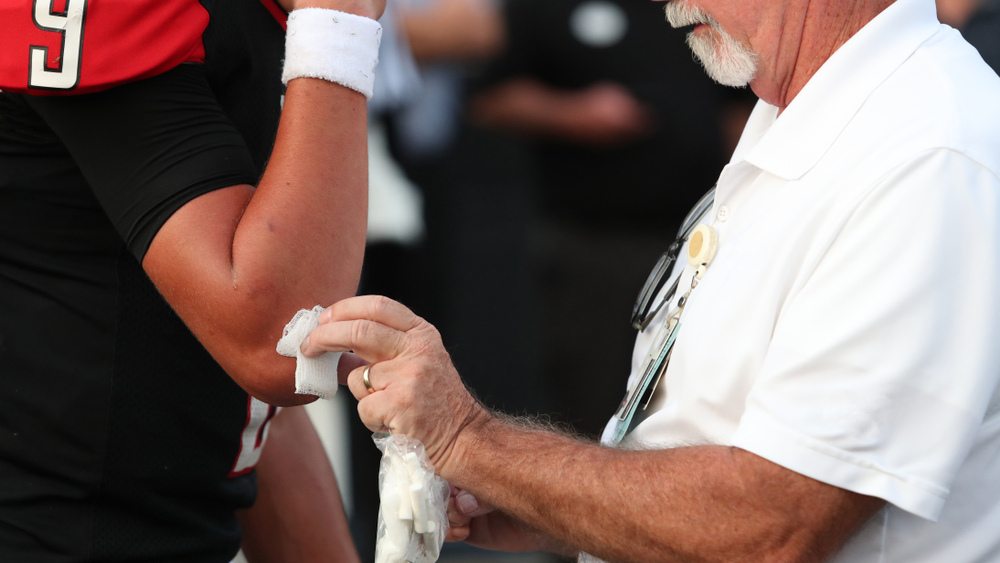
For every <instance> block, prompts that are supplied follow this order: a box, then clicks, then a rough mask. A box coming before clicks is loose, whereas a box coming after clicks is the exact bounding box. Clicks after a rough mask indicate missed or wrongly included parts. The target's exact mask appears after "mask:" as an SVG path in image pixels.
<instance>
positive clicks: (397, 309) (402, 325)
mask: <svg viewBox="0 0 1000 563" xmlns="http://www.w3.org/2000/svg"><path fill="white" fill-rule="evenodd" d="M355 319H367V320H369V321H375V322H377V323H381V324H384V325H385V326H387V327H390V328H394V329H396V330H398V331H401V332H406V331H408V330H410V329H413V328H416V327H417V326H419V325H420V324H421V323H422V322H424V321H423V319H421V318H420V317H418V316H417V315H416V314H414V313H413V311H411V310H409V309H407V308H406V306H405V305H403V304H401V303H399V302H397V301H393V300H392V299H389V298H388V297H383V296H381V295H361V296H358V297H350V298H348V299H344V300H342V301H338V302H336V303H334V304H333V305H331V306H329V307H327V309H326V310H325V311H323V312H322V313H321V314H320V316H319V322H320V324H323V323H329V322H337V321H351V320H355Z"/></svg>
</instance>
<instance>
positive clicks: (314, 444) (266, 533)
mask: <svg viewBox="0 0 1000 563" xmlns="http://www.w3.org/2000/svg"><path fill="white" fill-rule="evenodd" d="M257 481H258V495H257V502H256V503H255V504H254V506H253V507H252V508H250V509H247V510H245V511H243V512H241V513H240V514H239V518H240V524H241V526H242V527H243V553H244V555H246V557H247V560H248V561H249V562H250V563H283V562H286V561H342V562H344V563H352V562H355V561H359V558H358V553H357V551H356V550H355V548H354V543H353V541H352V540H351V536H350V532H349V530H348V526H347V519H346V516H345V515H344V510H343V504H342V502H341V498H340V492H339V491H338V489H337V481H336V477H335V476H334V474H333V470H332V469H331V468H330V464H329V462H328V460H327V458H326V454H325V453H324V450H323V445H322V444H321V443H320V440H319V437H318V436H317V435H316V431H315V429H314V428H313V426H312V423H311V422H310V421H309V417H308V415H307V414H306V413H305V411H304V410H303V409H302V408H301V407H291V408H286V409H282V410H281V412H279V413H278V414H277V416H275V418H274V420H273V421H272V422H271V429H270V432H269V434H268V440H267V445H265V446H264V451H263V453H262V454H261V458H260V462H259V463H258V465H257Z"/></svg>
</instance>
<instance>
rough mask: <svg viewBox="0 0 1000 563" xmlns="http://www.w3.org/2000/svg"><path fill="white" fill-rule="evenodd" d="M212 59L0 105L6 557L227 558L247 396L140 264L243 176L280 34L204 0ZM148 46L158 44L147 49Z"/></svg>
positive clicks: (250, 491) (266, 22) (258, 146)
mask: <svg viewBox="0 0 1000 563" xmlns="http://www.w3.org/2000/svg"><path fill="white" fill-rule="evenodd" d="M203 3H204V4H205V6H206V9H208V10H209V11H210V14H211V16H212V17H211V23H210V24H209V27H208V29H207V30H206V32H205V35H204V45H205V49H206V62H205V64H204V65H185V66H182V67H178V68H176V69H174V70H172V71H169V72H168V73H166V74H164V75H161V76H159V77H157V78H154V79H151V80H149V81H145V82H142V83H135V84H130V85H126V86H122V87H118V88H115V89H112V90H109V91H106V92H101V93H99V94H92V95H86V96H78V97H66V98H56V97H50V98H46V99H40V98H38V99H31V98H26V97H22V96H16V95H12V94H0V405H2V407H0V561H2V562H17V563H35V562H38V563H54V562H64V561H65V562H82V561H158V562H160V561H191V562H202V561H204V562H228V561H229V560H230V559H231V558H232V556H233V555H234V554H235V552H236V550H237V548H238V545H239V528H238V525H237V523H236V521H235V518H234V515H233V511H234V509H236V508H239V507H245V506H248V505H249V504H250V503H251V502H252V501H253V498H254V495H255V489H256V483H255V478H254V476H253V474H252V473H251V474H248V475H244V476H242V477H236V478H230V477H229V472H230V470H231V468H232V466H233V463H234V461H235V458H236V456H237V454H238V449H239V443H240V436H241V432H242V430H243V425H244V423H245V421H246V416H247V396H246V394H245V393H244V392H243V391H242V390H241V389H240V388H239V387H238V386H237V385H236V384H235V383H233V382H232V380H230V379H229V378H228V377H227V376H226V374H225V373H224V372H223V371H222V370H221V369H220V368H219V367H218V365H217V364H215V362H214V361H213V360H212V359H211V357H210V356H209V355H208V354H207V352H205V350H204V349H203V348H202V347H201V345H200V344H199V343H198V342H197V341H196V340H195V339H194V337H193V336H192V335H191V334H190V332H189V331H188V330H187V328H186V327H185V326H184V325H183V323H182V322H181V320H180V319H179V318H178V317H177V316H176V315H175V314H174V313H173V312H172V311H171V310H170V308H169V306H167V304H166V303H165V302H164V301H163V299H162V298H161V297H160V296H159V295H158V294H157V292H156V290H155V288H154V287H153V286H152V284H151V283H150V281H149V280H148V278H147V277H146V276H145V274H144V273H143V271H142V268H141V267H140V265H139V260H140V259H141V257H142V256H143V254H144V253H145V249H146V247H147V246H148V244H149V241H150V240H152V237H153V236H154V235H155V233H156V231H157V230H158V229H159V228H160V226H162V224H163V222H164V221H165V220H166V219H167V218H168V217H169V216H170V214H171V213H173V211H175V210H176V209H177V208H179V207H180V206H181V205H183V204H184V203H186V202H187V201H189V200H190V199H191V198H193V197H196V196H197V195H199V194H201V193H204V192H206V191H208V190H212V189H216V188H220V187H224V186H227V185H231V184H233V183H243V182H251V183H252V182H254V181H255V179H256V178H257V176H258V175H259V173H260V170H261V168H262V166H263V164H264V162H265V161H266V159H267V155H268V153H269V151H270V148H271V143H272V141H273V137H274V133H275V130H276V125H277V118H278V114H279V111H280V97H281V83H280V80H279V76H280V59H281V56H282V51H283V37H284V34H283V31H282V29H281V27H280V25H278V24H277V22H275V20H274V18H273V17H272V16H271V15H270V13H268V11H267V10H266V9H265V8H264V7H263V6H262V5H261V4H260V2H258V1H257V0H219V1H216V2H203ZM151 40H155V38H151Z"/></svg>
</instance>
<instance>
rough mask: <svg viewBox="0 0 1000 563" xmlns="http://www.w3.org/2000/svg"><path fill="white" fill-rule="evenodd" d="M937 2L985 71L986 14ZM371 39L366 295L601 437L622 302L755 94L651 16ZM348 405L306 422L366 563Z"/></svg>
mask: <svg viewBox="0 0 1000 563" xmlns="http://www.w3.org/2000/svg"><path fill="white" fill-rule="evenodd" d="M938 6H939V12H940V15H941V19H942V21H944V22H946V23H948V24H949V25H952V26H953V27H956V28H958V29H959V30H961V31H962V32H963V34H965V36H966V38H967V39H969V41H970V42H971V43H973V44H974V45H975V46H976V47H977V48H979V49H980V51H981V53H982V54H983V56H984V58H985V59H986V60H987V62H989V63H990V64H991V65H992V66H993V68H994V69H997V64H998V63H1000V0H938ZM383 24H384V27H385V35H384V39H383V46H382V53H381V57H380V58H381V62H380V66H379V72H380V76H379V77H378V79H377V84H378V86H377V92H376V97H375V98H374V99H373V100H372V106H371V135H370V141H369V144H370V146H369V152H370V159H371V194H370V195H371V198H370V208H371V209H370V216H369V230H370V233H369V240H368V249H367V254H366V264H365V271H364V274H363V280H362V287H361V293H379V294H383V295H387V296H390V297H392V298H394V299H397V300H399V301H402V302H403V303H405V304H407V305H408V306H410V307H411V308H412V309H413V310H415V311H416V312H417V313H418V314H420V315H421V316H423V317H424V318H426V319H428V320H429V321H430V322H432V323H433V324H435V325H436V326H437V327H438V328H439V329H440V331H441V333H442V335H443V338H444V341H445V344H446V345H447V347H448V349H449V351H450V352H451V354H452V356H453V359H454V362H455V365H456V366H457V367H458V369H459V371H460V372H461V373H462V375H463V377H464V379H465V381H466V382H467V384H468V385H469V387H470V388H471V389H472V390H473V391H474V392H475V394H476V395H477V396H478V397H479V398H480V399H481V400H482V401H483V402H484V403H485V404H487V405H488V406H490V407H492V408H495V409H498V410H502V411H504V412H507V413H511V414H515V415H531V416H537V417H541V418H543V419H545V420H548V421H550V422H553V423H556V424H559V425H562V426H563V427H564V428H566V429H567V430H569V431H572V432H575V433H578V434H581V435H584V436H589V437H596V436H597V435H598V434H599V432H600V430H601V428H602V427H603V425H604V423H605V422H606V420H607V419H608V417H609V416H610V415H611V413H612V411H613V410H614V409H615V407H616V406H617V404H618V401H619V400H620V399H621V396H622V394H623V393H624V386H625V379H626V377H627V375H628V370H629V365H630V355H631V345H632V339H633V337H634V335H633V331H632V329H631V327H630V326H629V316H630V313H631V308H632V302H633V300H634V299H635V296H636V294H637V292H638V291H639V288H640V287H641V285H642V283H643V281H644V280H645V277H646V274H647V273H648V271H649V270H650V268H651V267H652V266H653V264H654V262H655V261H656V259H657V257H658V256H659V255H660V253H662V252H663V251H664V250H666V248H667V246H669V244H670V242H671V241H672V240H673V238H674V235H675V232H676V230H677V228H678V225H679V223H680V221H681V220H682V219H683V217H684V215H685V214H686V213H687V210H688V209H689V208H690V207H691V205H693V203H694V202H695V201H696V200H697V199H698V197H699V196H700V195H702V194H703V193H704V192H705V191H706V190H707V189H708V188H710V187H711V186H712V184H713V182H714V180H715V178H716V177H717V175H718V173H719V172H720V170H721V168H722V166H723V165H724V164H725V162H726V161H727V159H728V156H729V154H730V152H731V151H732V149H733V148H734V147H735V143H736V141H737V140H738V138H739V135H740V133H741V132H742V128H743V125H744V123H745V121H746V118H747V117H748V115H749V112H750V110H751V108H752V106H753V104H754V102H755V101H756V97H755V96H753V94H752V93H751V92H749V91H748V90H733V89H727V88H723V87H720V86H717V85H715V84H713V83H712V82H711V81H710V80H709V79H708V78H707V77H705V75H704V73H703V72H702V70H701V69H700V68H699V66H698V63H697V62H695V61H694V60H693V58H692V56H691V54H690V52H689V51H688V49H687V47H686V46H685V44H684V36H683V34H682V33H680V32H677V31H675V30H672V29H671V28H670V27H669V26H668V25H667V24H666V23H665V22H664V18H663V13H662V4H656V3H652V2H643V1H636V0H542V1H539V0H393V2H390V9H389V11H388V12H387V14H386V17H385V19H384V20H383ZM355 408H356V402H355V401H354V399H353V398H352V397H350V395H349V393H341V394H340V395H338V397H337V398H336V399H335V400H334V401H330V402H322V403H321V404H315V405H311V406H310V408H309V410H310V414H311V415H312V416H313V419H314V422H315V423H316V425H317V428H318V430H319V431H320V433H321V436H322V437H323V439H324V442H325V444H326V446H327V448H328V453H329V454H330V456H331V459H332V460H333V462H334V466H335V470H336V472H337V474H338V477H339V479H340V484H341V488H342V489H343V491H344V499H345V503H346V504H347V510H348V514H349V516H350V519H351V525H352V533H353V535H354V538H355V542H356V543H357V545H358V547H359V549H360V551H361V556H362V561H365V562H370V561H374V546H375V526H376V521H377V514H378V490H377V477H378V464H379V459H380V457H379V452H378V451H377V450H376V449H375V447H374V444H373V443H372V441H371V433H370V432H369V431H368V430H367V429H365V428H363V427H362V426H361V425H360V423H358V419H357V416H356V415H355V412H354V410H355ZM554 477H557V476H554ZM441 560H442V561H450V562H462V561H470V562H493V561H497V562H520V563H528V562H538V563H549V562H555V561H559V559H557V558H555V557H552V556H548V555H543V554H516V555H505V554H495V553H487V552H482V551H479V550H475V549H472V548H470V547H468V546H464V545H448V546H446V548H445V552H444V555H443V556H442V558H441Z"/></svg>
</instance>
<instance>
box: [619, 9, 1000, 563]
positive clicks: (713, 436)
mask: <svg viewBox="0 0 1000 563" xmlns="http://www.w3.org/2000/svg"><path fill="white" fill-rule="evenodd" d="M705 222H707V223H709V224H711V225H713V226H714V228H715V229H716V230H717V231H718V233H719V251H718V254H717V256H716V258H715V260H714V261H713V262H712V264H711V266H710V267H709V268H708V270H707V273H706V274H705V276H704V278H703V279H702V280H701V282H700V283H699V285H698V287H697V288H696V289H695V290H694V291H693V293H692V295H691V298H690V301H689V303H688V305H687V307H686V310H685V313H684V317H683V319H682V321H681V323H682V325H681V329H680V333H679V338H678V340H677V344H676V347H675V348H674V351H673V355H672V358H671V361H670V365H669V368H668V370H667V373H666V375H665V377H664V379H663V381H662V382H661V383H660V385H659V387H658V388H657V391H656V394H655V396H654V398H653V402H652V404H651V406H650V409H651V410H652V411H653V412H652V414H650V415H649V416H648V417H647V418H646V419H645V420H644V421H643V422H642V423H641V424H640V425H639V426H638V427H637V428H636V430H635V431H634V432H633V433H632V434H630V435H629V436H628V437H627V438H626V441H625V445H626V446H629V447H673V446H679V445H691V444H728V445H733V446H737V447H740V448H743V449H745V450H748V451H751V452H754V453H756V454H758V455H760V456H762V457H765V458H767V459H769V460H771V461H773V462H775V463H777V464H780V465H782V466H784V467H787V468H789V469H791V470H794V471H796V472H799V473H802V474H804V475H808V476H810V477H812V478H815V479H818V480H820V481H823V482H826V483H830V484H832V485H835V486H838V487H842V488H845V489H849V490H852V491H856V492H858V493H863V494H866V495H873V496H877V497H881V498H883V499H885V500H886V501H888V503H889V504H888V505H887V508H886V509H884V510H883V511H882V512H881V513H880V514H879V515H878V516H876V517H875V518H874V519H872V520H871V521H870V522H869V523H868V524H866V525H865V527H864V528H863V529H862V531H861V532H860V533H859V534H858V535H857V536H856V537H855V538H854V539H852V540H851V541H850V542H849V544H848V545H847V546H846V547H845V549H844V550H843V551H842V552H841V554H840V555H839V556H838V559H837V560H838V561H851V562H859V561H872V562H875V561H878V562H886V561H905V562H915V561H927V562H935V563H939V562H949V563H950V562H966V561H1000V394H998V383H1000V78H997V76H996V74H994V73H993V72H992V71H991V70H990V69H989V68H988V67H987V66H986V64H984V63H983V62H982V60H981V58H980V57H979V55H978V53H977V52H976V51H975V50H974V49H973V48H972V47H971V46H969V45H968V44H967V43H966V42H965V41H964V40H963V39H962V38H961V36H960V35H959V33H958V32H957V31H955V30H953V29H951V28H949V27H946V26H943V25H941V24H939V23H938V21H937V18H936V15H935V6H934V0H898V1H897V2H896V3H895V4H893V5H892V6H890V7H889V8H888V9H887V10H886V11H885V12H883V13H882V14H880V15H879V16H878V17H877V18H876V19H875V20H873V21H872V22H870V23H869V24H868V25H867V26H866V27H865V28H864V29H862V30H861V31H860V32H859V33H858V34H857V35H856V36H854V37H853V38H852V39H851V40H850V41H848V42H847V43H846V44H845V45H844V46H843V47H842V48H841V49H840V50H838V51H837V52H836V53H835V54H834V55H833V56H832V57H831V58H830V59H829V60H828V61H827V62H826V63H825V64H824V66H823V67H822V68H821V69H820V70H819V71H818V72H817V73H816V75H815V76H814V77H813V78H812V80H810V81H809V83H808V84H807V85H806V87H805V89H803V90H802V92H801V93H800V94H799V95H798V96H797V97H796V98H795V100H794V101H793V103H792V104H791V105H790V106H789V107H788V108H787V109H786V110H785V111H784V112H782V113H781V115H780V117H779V116H778V112H777V110H776V108H774V107H772V106H769V105H768V104H765V103H763V102H761V103H759V104H758V106H757V107H756V109H755V110H754V113H753V115H752V117H751V118H750V122H749V123H748V125H747V128H746V131H745V132H744V134H743V138H742V140H741V141H740V144H739V147H738V148H737V150H736V153H735V155H734V157H733V160H732V162H731V163H730V164H729V165H728V166H726V168H725V169H724V170H723V172H722V175H721V177H720V178H719V182H718V188H717V193H716V201H715V204H714V208H713V210H712V212H711V213H710V214H709V217H708V218H707V219H706V221H705ZM684 256H686V251H685V252H682V253H681V257H682V258H681V260H682V261H683V257H684ZM687 269H688V271H686V272H685V273H684V278H682V281H681V287H689V286H690V282H689V280H690V276H691V275H692V273H693V272H692V271H690V270H691V268H690V267H689V266H688V267H687ZM666 309H668V307H664V308H663V310H666ZM662 315H663V313H661V316H662ZM661 322H662V319H657V320H655V321H654V322H653V324H652V325H651V326H650V327H649V328H647V329H646V331H645V332H644V333H642V334H640V335H639V337H638V338H637V341H636V349H635V350H636V351H635V354H634V361H633V373H632V377H631V378H630V384H632V383H634V381H635V379H636V377H637V372H638V371H639V370H640V369H641V363H642V361H643V360H644V359H645V357H646V353H647V351H648V348H649V346H650V340H651V338H652V333H653V332H654V331H655V330H656V328H657V326H658V325H659V324H660V323H661ZM606 435H607V432H606Z"/></svg>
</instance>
